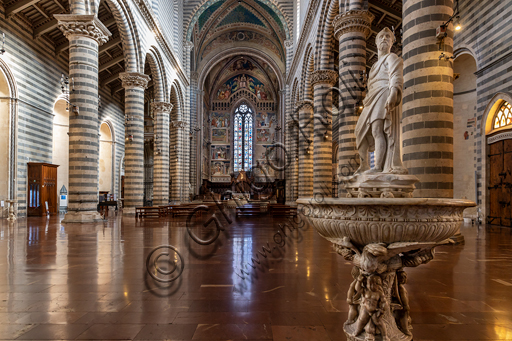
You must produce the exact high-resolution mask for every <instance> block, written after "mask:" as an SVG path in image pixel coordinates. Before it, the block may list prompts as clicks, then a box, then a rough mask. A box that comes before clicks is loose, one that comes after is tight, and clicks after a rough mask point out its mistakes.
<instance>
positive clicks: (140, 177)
mask: <svg viewBox="0 0 512 341" xmlns="http://www.w3.org/2000/svg"><path fill="white" fill-rule="evenodd" d="M119 78H120V79H121V81H122V84H123V87H124V89H125V104H124V111H125V115H126V117H127V118H128V124H127V125H126V141H125V157H124V160H125V161H124V162H125V166H124V209H123V214H135V207H140V206H142V205H143V204H144V90H145V89H146V88H147V85H148V82H149V79H150V77H149V76H148V75H145V74H143V73H138V72H123V73H121V74H120V75H119Z"/></svg>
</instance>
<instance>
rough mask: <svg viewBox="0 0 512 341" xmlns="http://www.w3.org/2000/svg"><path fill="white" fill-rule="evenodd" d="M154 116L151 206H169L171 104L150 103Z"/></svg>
mask: <svg viewBox="0 0 512 341" xmlns="http://www.w3.org/2000/svg"><path fill="white" fill-rule="evenodd" d="M151 107H152V109H153V113H154V115H155V121H156V122H155V157H154V160H155V161H154V166H153V205H155V206H162V205H168V204H169V122H170V121H169V116H170V115H171V110H172V104H171V103H167V102H153V103H151Z"/></svg>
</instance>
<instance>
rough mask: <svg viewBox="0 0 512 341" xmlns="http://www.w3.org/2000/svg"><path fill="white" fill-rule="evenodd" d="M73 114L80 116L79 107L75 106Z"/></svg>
mask: <svg viewBox="0 0 512 341" xmlns="http://www.w3.org/2000/svg"><path fill="white" fill-rule="evenodd" d="M73 113H74V114H75V116H78V114H80V109H79V108H78V105H73Z"/></svg>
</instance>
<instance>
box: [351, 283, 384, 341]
mask: <svg viewBox="0 0 512 341" xmlns="http://www.w3.org/2000/svg"><path fill="white" fill-rule="evenodd" d="M386 306H387V302H386V295H385V294H384V290H383V289H382V279H381V278H380V276H379V275H371V276H369V277H368V278H367V285H366V288H365V289H364V294H363V297H362V298H361V307H360V311H359V317H358V319H357V321H356V329H355V332H354V336H358V335H359V334H361V333H362V332H363V330H364V331H365V332H366V335H365V339H366V340H375V334H376V331H377V329H378V330H379V331H380V334H381V336H382V340H383V341H389V337H388V336H387V329H386V326H385V325H384V323H383V322H382V315H384V313H385V311H386Z"/></svg>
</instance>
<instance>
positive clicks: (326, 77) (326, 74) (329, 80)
mask: <svg viewBox="0 0 512 341" xmlns="http://www.w3.org/2000/svg"><path fill="white" fill-rule="evenodd" d="M337 80H338V73H337V72H336V71H334V70H316V71H313V73H312V74H311V84H312V85H313V86H314V85H315V84H317V83H322V84H327V85H329V86H333V85H334V84H336V81H337Z"/></svg>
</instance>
